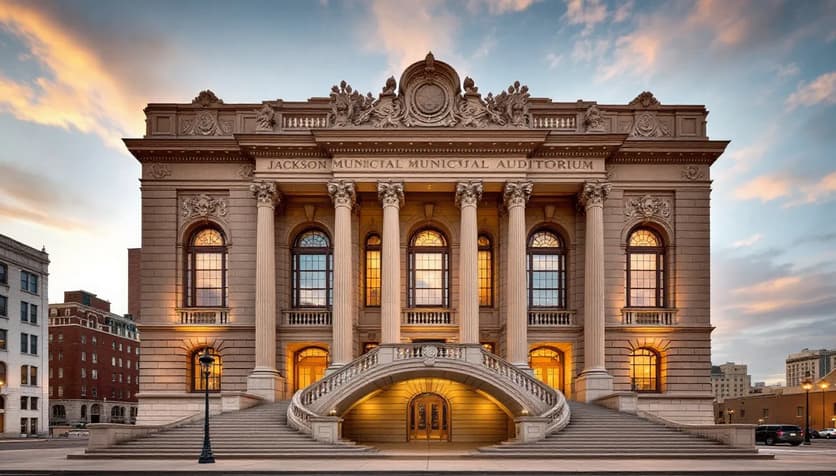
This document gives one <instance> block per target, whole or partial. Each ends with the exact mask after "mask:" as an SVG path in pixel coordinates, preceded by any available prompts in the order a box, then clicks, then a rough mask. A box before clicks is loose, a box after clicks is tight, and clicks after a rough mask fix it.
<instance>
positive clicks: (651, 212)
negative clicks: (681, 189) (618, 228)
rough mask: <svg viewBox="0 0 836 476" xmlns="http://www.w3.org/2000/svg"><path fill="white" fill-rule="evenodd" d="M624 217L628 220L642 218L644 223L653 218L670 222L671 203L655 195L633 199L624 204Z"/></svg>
mask: <svg viewBox="0 0 836 476" xmlns="http://www.w3.org/2000/svg"><path fill="white" fill-rule="evenodd" d="M624 215H625V216H626V217H627V218H640V219H642V221H647V220H650V219H652V218H659V219H662V220H668V219H669V218H670V217H671V202H670V200H667V199H663V198H658V197H654V196H653V195H645V196H643V197H637V198H633V199H631V200H628V201H627V203H625V204H624Z"/></svg>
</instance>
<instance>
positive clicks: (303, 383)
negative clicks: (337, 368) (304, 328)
mask: <svg viewBox="0 0 836 476" xmlns="http://www.w3.org/2000/svg"><path fill="white" fill-rule="evenodd" d="M295 361H296V362H295V363H296V365H295V370H296V390H299V389H302V388H305V387H307V386H308V385H310V384H312V383H314V382H316V381H317V380H319V379H321V378H322V377H324V376H325V369H326V368H327V367H328V351H327V350H325V349H323V348H321V347H305V348H304V349H302V350H300V351H299V352H297V353H296V359H295Z"/></svg>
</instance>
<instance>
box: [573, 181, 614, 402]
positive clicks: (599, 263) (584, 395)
mask: <svg viewBox="0 0 836 476" xmlns="http://www.w3.org/2000/svg"><path fill="white" fill-rule="evenodd" d="M610 188H611V185H610V184H608V183H604V182H600V181H596V182H587V183H586V184H585V185H584V188H583V192H582V193H581V201H582V203H583V204H584V207H585V209H586V238H585V240H586V251H585V261H584V281H583V285H584V296H583V313H584V315H583V343H584V352H583V359H584V369H583V372H581V375H580V376H579V377H578V379H577V380H576V387H577V391H578V397H579V399H580V400H582V401H587V402H589V401H592V400H595V399H597V398H600V397H604V396H606V395H609V394H611V393H612V376H611V375H610V374H609V373H607V369H606V366H605V363H604V360H605V335H604V333H605V318H604V299H605V296H604V201H605V200H606V199H607V195H609V193H610Z"/></svg>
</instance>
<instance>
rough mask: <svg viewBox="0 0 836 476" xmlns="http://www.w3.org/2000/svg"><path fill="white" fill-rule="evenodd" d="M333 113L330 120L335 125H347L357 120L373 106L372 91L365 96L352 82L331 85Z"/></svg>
mask: <svg viewBox="0 0 836 476" xmlns="http://www.w3.org/2000/svg"><path fill="white" fill-rule="evenodd" d="M330 97H331V114H330V116H329V122H330V123H331V125H332V126H334V127H347V126H350V125H353V124H355V123H356V122H357V120H358V118H359V116H360V115H361V114H363V113H365V112H366V111H368V110H369V109H370V108H371V105H372V103H373V102H374V98H372V93H369V94H368V96H363V95H362V94H360V92H358V91H355V90H354V89H353V88H352V87H351V85H350V84H348V83H346V82H345V81H341V82H340V85H339V87H337V86H333V87H331V94H330Z"/></svg>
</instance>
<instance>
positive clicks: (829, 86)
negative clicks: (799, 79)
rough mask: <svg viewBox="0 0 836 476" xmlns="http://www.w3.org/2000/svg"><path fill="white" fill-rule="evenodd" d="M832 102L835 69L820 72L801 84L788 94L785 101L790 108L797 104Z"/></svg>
mask: <svg viewBox="0 0 836 476" xmlns="http://www.w3.org/2000/svg"><path fill="white" fill-rule="evenodd" d="M834 103H836V71H832V72H830V73H825V74H822V75H821V76H819V77H818V78H816V79H814V80H813V81H811V82H809V83H806V84H801V85H800V86H799V87H798V89H797V90H796V91H795V92H794V93H792V94H790V96H789V97H788V98H787V102H786V104H787V108H788V109H790V110H793V109H795V108H796V107H799V106H812V105H814V104H834Z"/></svg>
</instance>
